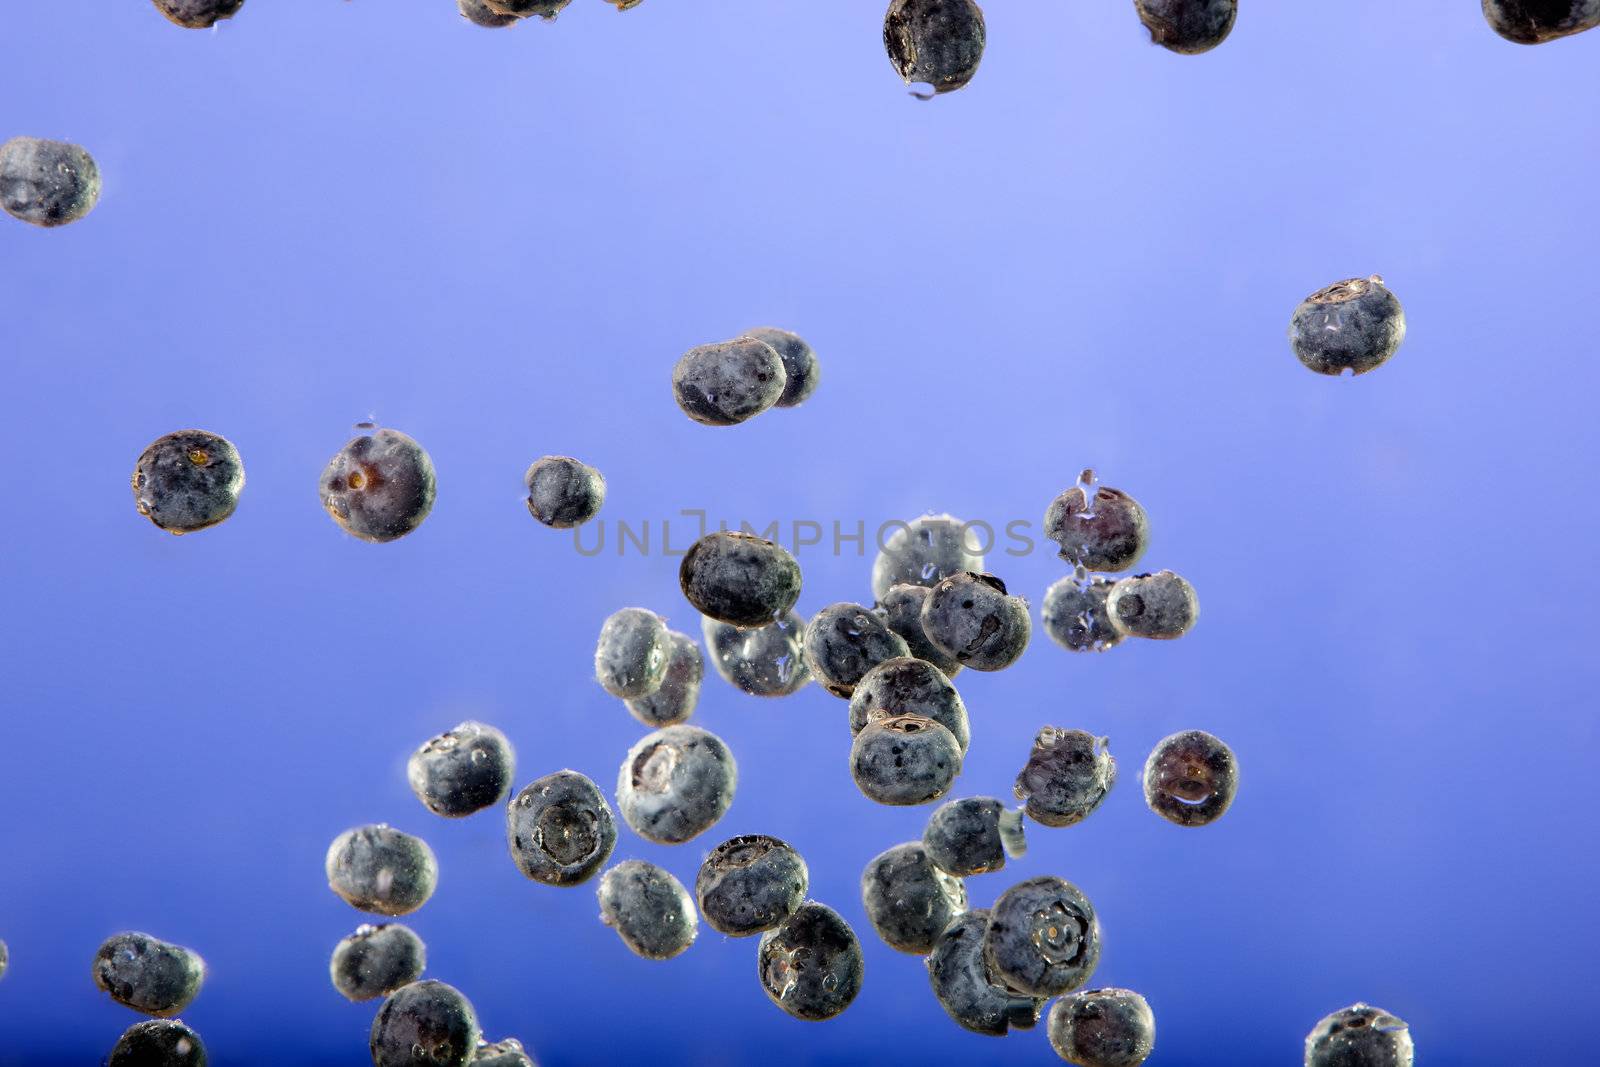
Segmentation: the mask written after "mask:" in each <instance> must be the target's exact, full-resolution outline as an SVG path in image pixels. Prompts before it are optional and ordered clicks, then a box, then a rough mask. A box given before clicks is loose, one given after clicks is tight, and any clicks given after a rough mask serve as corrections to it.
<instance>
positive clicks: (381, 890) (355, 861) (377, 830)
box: [326, 824, 439, 915]
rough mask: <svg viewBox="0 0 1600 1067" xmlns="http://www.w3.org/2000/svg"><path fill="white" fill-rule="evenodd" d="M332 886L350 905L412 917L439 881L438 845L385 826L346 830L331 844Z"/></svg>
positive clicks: (329, 855)
mask: <svg viewBox="0 0 1600 1067" xmlns="http://www.w3.org/2000/svg"><path fill="white" fill-rule="evenodd" d="M326 868H327V873H328V888H330V889H332V890H333V891H334V892H335V893H337V894H339V896H341V897H343V898H344V901H345V903H347V904H349V905H350V906H351V907H353V908H360V909H361V910H362V911H371V912H377V913H378V914H380V915H408V914H410V913H411V912H413V911H416V910H417V909H418V908H420V907H422V905H424V904H426V903H427V902H428V898H429V897H431V896H433V890H434V887H435V886H436V885H438V883H439V865H438V862H437V861H436V860H435V859H434V858H433V849H431V848H429V847H428V843H427V842H426V841H424V840H422V838H420V837H412V836H411V835H410V834H406V833H401V832H400V831H399V830H395V829H393V828H391V827H388V826H384V825H382V824H376V825H372V826H358V827H356V828H355V829H353V830H346V831H345V832H344V833H342V834H340V835H339V836H338V837H336V838H334V839H333V844H331V845H329V846H328V859H327V863H326Z"/></svg>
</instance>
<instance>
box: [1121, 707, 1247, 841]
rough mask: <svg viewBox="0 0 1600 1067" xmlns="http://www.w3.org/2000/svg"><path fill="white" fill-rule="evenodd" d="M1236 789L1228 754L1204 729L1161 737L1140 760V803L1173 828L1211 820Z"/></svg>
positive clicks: (1226, 805)
mask: <svg viewBox="0 0 1600 1067" xmlns="http://www.w3.org/2000/svg"><path fill="white" fill-rule="evenodd" d="M1238 790H1239V764H1238V761H1237V760H1236V759H1235V758H1234V755H1233V750H1232V749H1231V748H1229V747H1228V746H1227V745H1225V744H1223V743H1222V741H1221V740H1220V739H1219V738H1216V737H1214V736H1212V735H1211V734H1208V733H1206V732H1205V731H1204V730H1185V731H1183V732H1182V733H1176V734H1173V735H1172V736H1170V737H1166V738H1163V739H1162V740H1161V741H1160V742H1159V743H1158V744H1157V745H1156V747H1155V748H1154V749H1152V750H1151V752H1150V758H1149V759H1147V760H1145V764H1144V800H1145V803H1146V804H1147V805H1149V807H1150V810H1151V811H1153V812H1155V813H1156V814H1157V815H1159V816H1161V817H1162V818H1163V819H1166V820H1167V821H1168V822H1171V823H1176V824H1177V825H1179V826H1205V825H1207V824H1209V823H1213V822H1216V821H1217V820H1218V819H1220V818H1222V816H1223V814H1224V813H1226V812H1227V810H1228V808H1229V806H1230V805H1231V804H1232V803H1233V797H1234V794H1235V793H1237V792H1238Z"/></svg>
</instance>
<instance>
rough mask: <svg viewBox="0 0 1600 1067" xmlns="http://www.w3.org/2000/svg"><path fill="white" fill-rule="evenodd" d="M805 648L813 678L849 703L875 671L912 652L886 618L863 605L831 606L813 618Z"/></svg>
mask: <svg viewBox="0 0 1600 1067" xmlns="http://www.w3.org/2000/svg"><path fill="white" fill-rule="evenodd" d="M802 647H803V649H804V650H805V658H806V666H808V667H809V668H811V676H812V677H813V678H815V679H816V680H817V683H818V684H819V685H821V686H822V687H823V688H824V689H826V690H827V691H828V692H830V693H832V694H833V695H834V696H836V697H843V698H844V699H846V700H849V699H850V695H851V694H852V693H854V692H855V688H856V684H857V683H858V682H860V681H861V679H862V678H863V677H865V675H866V673H867V672H868V671H870V670H871V669H872V668H874V667H876V666H877V665H878V664H880V663H882V662H884V661H885V660H891V659H897V658H900V657H903V656H907V655H909V654H910V652H911V650H910V649H909V648H907V647H906V642H905V639H904V638H903V637H901V636H900V635H899V634H897V633H895V632H894V631H893V630H891V629H889V624H888V623H887V622H885V621H884V619H883V616H881V615H879V614H878V613H877V612H875V611H873V610H872V609H871V608H864V607H862V606H861V605H860V604H829V605H828V606H827V607H825V608H823V609H822V610H821V611H819V612H817V613H816V614H815V615H813V616H811V622H810V623H809V624H808V625H807V626H806V633H805V639H804V644H803V645H802Z"/></svg>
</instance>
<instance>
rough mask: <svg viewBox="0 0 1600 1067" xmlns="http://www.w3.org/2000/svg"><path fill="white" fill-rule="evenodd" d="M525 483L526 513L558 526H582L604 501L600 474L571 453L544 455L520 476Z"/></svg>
mask: <svg viewBox="0 0 1600 1067" xmlns="http://www.w3.org/2000/svg"><path fill="white" fill-rule="evenodd" d="M523 481H524V482H525V483H526V484H527V486H528V514H530V515H532V516H533V517H534V518H535V519H538V520H539V521H540V522H542V523H544V524H545V525H546V526H553V527H555V528H556V529H558V530H569V529H571V528H572V527H574V526H582V525H583V524H584V523H586V522H588V521H589V520H590V519H592V518H594V517H595V515H597V514H599V512H600V505H602V504H604V503H605V502H606V479H605V476H604V475H603V474H601V473H600V472H599V471H597V470H595V469H594V468H593V467H591V466H589V465H588V464H587V463H582V462H580V461H578V460H575V459H573V458H572V457H571V456H545V457H544V458H542V459H538V460H535V461H534V464H533V466H531V467H529V468H528V473H527V474H526V475H524V476H523Z"/></svg>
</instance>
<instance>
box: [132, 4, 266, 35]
mask: <svg viewBox="0 0 1600 1067" xmlns="http://www.w3.org/2000/svg"><path fill="white" fill-rule="evenodd" d="M152 2H153V3H154V4H155V5H156V10H157V11H159V12H161V13H162V14H163V15H165V16H167V18H168V19H169V20H170V21H172V22H175V23H177V24H178V25H179V26H182V27H183V28H184V29H188V30H207V29H210V28H211V27H212V26H215V25H216V24H217V23H219V22H221V21H222V20H223V19H231V18H233V16H235V15H237V14H238V13H239V9H240V8H241V7H243V6H244V0H152Z"/></svg>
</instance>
